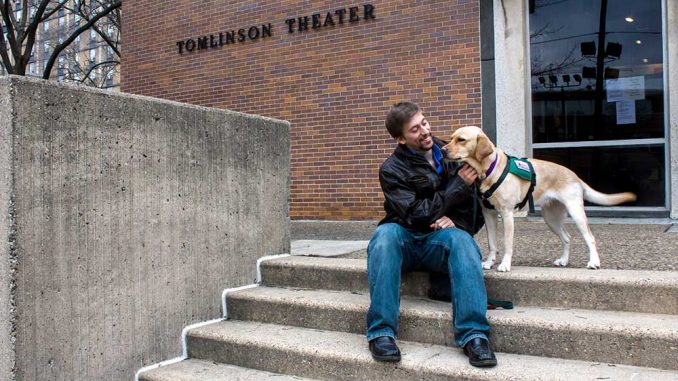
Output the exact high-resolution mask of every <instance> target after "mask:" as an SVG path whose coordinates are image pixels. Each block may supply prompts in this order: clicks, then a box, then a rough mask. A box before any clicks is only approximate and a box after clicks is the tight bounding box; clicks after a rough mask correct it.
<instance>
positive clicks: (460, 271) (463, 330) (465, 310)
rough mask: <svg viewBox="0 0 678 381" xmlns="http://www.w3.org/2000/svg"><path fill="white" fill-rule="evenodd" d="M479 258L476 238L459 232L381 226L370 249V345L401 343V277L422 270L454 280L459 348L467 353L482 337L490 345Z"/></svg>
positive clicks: (452, 281)
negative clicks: (398, 339)
mask: <svg viewBox="0 0 678 381" xmlns="http://www.w3.org/2000/svg"><path fill="white" fill-rule="evenodd" d="M480 257H481V254H480V249H479V248H478V245H477V244H476V242H475V241H474V240H473V237H471V235H470V234H468V233H466V232H465V231H463V230H461V229H458V228H445V229H441V230H436V231H434V232H431V233H418V232H415V231H412V230H408V229H405V228H403V227H402V226H400V225H398V224H396V223H386V224H383V225H379V226H378V227H377V230H376V231H375V232H374V235H373V236H372V239H371V240H370V243H369V245H368V246H367V279H368V281H369V286H370V309H369V310H368V311H367V340H372V339H374V338H377V337H380V336H390V337H393V338H395V337H396V334H397V332H398V313H399V310H400V276H401V273H406V272H410V271H420V270H423V271H437V272H447V273H449V274H450V287H451V291H452V292H451V295H452V326H453V331H454V340H455V342H456V343H457V345H459V346H460V347H463V346H464V345H466V343H468V342H469V341H470V340H472V339H474V338H477V337H481V338H485V339H487V336H488V334H489V331H490V325H489V323H488V322H487V318H486V317H485V314H486V312H487V294H486V291H485V281H484V278H483V270H482V266H481V263H480Z"/></svg>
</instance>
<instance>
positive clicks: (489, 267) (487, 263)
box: [483, 260, 494, 270]
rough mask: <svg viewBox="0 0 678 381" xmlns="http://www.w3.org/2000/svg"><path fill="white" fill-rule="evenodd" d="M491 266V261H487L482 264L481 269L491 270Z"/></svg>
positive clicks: (492, 264) (492, 263)
mask: <svg viewBox="0 0 678 381" xmlns="http://www.w3.org/2000/svg"><path fill="white" fill-rule="evenodd" d="M492 266H494V261H493V260H487V261H485V262H483V269H485V270H489V269H491V268H492Z"/></svg>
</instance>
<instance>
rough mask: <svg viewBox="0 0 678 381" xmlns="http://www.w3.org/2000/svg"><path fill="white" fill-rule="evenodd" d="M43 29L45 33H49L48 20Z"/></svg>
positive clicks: (43, 24)
mask: <svg viewBox="0 0 678 381" xmlns="http://www.w3.org/2000/svg"><path fill="white" fill-rule="evenodd" d="M42 29H43V30H44V31H45V32H47V31H49V20H46V21H45V22H43V23H42Z"/></svg>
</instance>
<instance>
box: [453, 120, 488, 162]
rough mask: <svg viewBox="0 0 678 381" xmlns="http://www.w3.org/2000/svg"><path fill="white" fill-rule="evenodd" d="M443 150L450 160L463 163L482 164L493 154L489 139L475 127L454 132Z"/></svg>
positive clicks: (462, 128)
mask: <svg viewBox="0 0 678 381" xmlns="http://www.w3.org/2000/svg"><path fill="white" fill-rule="evenodd" d="M445 148H446V150H447V157H448V158H449V159H450V160H454V161H463V162H468V161H477V162H482V160H483V159H484V158H486V157H487V156H489V155H491V154H492V152H494V145H493V144H492V142H490V139H488V138H487V136H486V135H485V133H484V132H483V131H482V130H481V129H480V128H478V127H476V126H467V127H461V128H459V129H457V130H456V131H454V133H453V134H452V138H450V142H449V143H448V144H447V145H446V146H445Z"/></svg>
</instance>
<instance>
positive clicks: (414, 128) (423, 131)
mask: <svg viewBox="0 0 678 381" xmlns="http://www.w3.org/2000/svg"><path fill="white" fill-rule="evenodd" d="M397 140H398V143H400V144H405V145H407V146H408V147H410V148H412V149H414V150H416V151H419V152H422V153H423V152H426V151H428V150H430V149H431V148H433V136H432V135H431V126H430V125H429V124H428V121H427V120H426V118H424V116H423V115H422V114H421V113H420V112H418V113H416V114H415V115H414V116H413V117H412V119H410V121H409V122H407V123H405V128H404V131H403V135H402V136H400V137H399V138H398V139H397Z"/></svg>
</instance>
